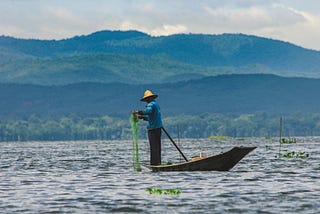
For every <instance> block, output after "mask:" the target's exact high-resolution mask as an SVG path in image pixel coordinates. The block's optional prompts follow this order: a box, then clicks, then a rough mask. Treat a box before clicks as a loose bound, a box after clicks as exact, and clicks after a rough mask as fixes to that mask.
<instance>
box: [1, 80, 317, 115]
mask: <svg viewBox="0 0 320 214" xmlns="http://www.w3.org/2000/svg"><path fill="white" fill-rule="evenodd" d="M146 89H151V90H153V92H154V93H157V94H158V95H159V98H158V101H159V103H160V104H161V107H162V113H163V116H164V117H167V116H172V115H182V114H194V115H199V114H202V113H206V112H208V113H224V114H243V113H253V112H259V111H261V112H268V113H274V114H289V113H294V112H304V113H308V112H319V109H320V100H319V99H318V97H319V91H320V79H307V78H284V77H279V76H274V75H261V74H260V75H259V74H256V75H222V76H216V77H207V78H204V79H200V80H192V81H183V82H178V83H166V84H156V85H140V86H137V85H130V84H122V83H110V84H102V83H78V84H71V85H66V86H36V85H23V84H0V107H1V111H0V117H1V118H5V117H23V116H28V115H32V114H36V115H40V116H45V117H58V116H61V115H68V114H79V115H110V116H121V117H125V118H126V117H129V115H130V112H131V111H132V110H134V109H142V108H144V104H143V103H141V102H140V101H139V99H140V98H141V96H142V95H143V92H144V91H145V90H146Z"/></svg>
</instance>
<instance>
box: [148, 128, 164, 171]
mask: <svg viewBox="0 0 320 214" xmlns="http://www.w3.org/2000/svg"><path fill="white" fill-rule="evenodd" d="M148 138H149V143H150V164H151V165H160V164H161V129H151V130H148Z"/></svg>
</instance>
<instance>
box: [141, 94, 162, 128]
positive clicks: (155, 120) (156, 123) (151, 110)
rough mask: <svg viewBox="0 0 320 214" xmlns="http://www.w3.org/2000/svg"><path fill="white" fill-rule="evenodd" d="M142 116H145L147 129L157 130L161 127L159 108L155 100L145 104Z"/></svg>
mask: <svg viewBox="0 0 320 214" xmlns="http://www.w3.org/2000/svg"><path fill="white" fill-rule="evenodd" d="M142 115H146V116H147V120H148V126H147V128H148V129H158V128H161V127H162V119H161V112H160V106H159V104H158V103H157V102H156V101H155V100H152V101H151V102H150V103H148V104H147V106H146V108H145V109H144V110H143V111H142Z"/></svg>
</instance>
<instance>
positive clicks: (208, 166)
mask: <svg viewBox="0 0 320 214" xmlns="http://www.w3.org/2000/svg"><path fill="white" fill-rule="evenodd" d="M255 148H256V147H242V146H241V147H234V148H232V149H231V150H229V151H227V152H223V153H220V154H218V155H214V156H209V157H204V158H201V159H197V160H191V161H188V162H184V163H177V164H172V165H157V166H153V165H145V166H146V167H148V168H149V169H151V170H152V171H154V172H170V171H228V170H230V169H232V168H233V167H234V166H235V165H236V164H237V163H238V162H239V161H240V160H241V159H242V158H244V157H245V156H246V155H247V154H248V153H250V152H251V151H252V150H254V149H255Z"/></svg>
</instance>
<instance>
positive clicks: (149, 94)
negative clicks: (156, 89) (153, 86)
mask: <svg viewBox="0 0 320 214" xmlns="http://www.w3.org/2000/svg"><path fill="white" fill-rule="evenodd" d="M157 97H158V95H156V94H153V93H152V92H151V91H150V90H146V91H145V92H144V95H143V97H142V98H141V99H140V101H146V99H147V98H153V99H156V98H157Z"/></svg>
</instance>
